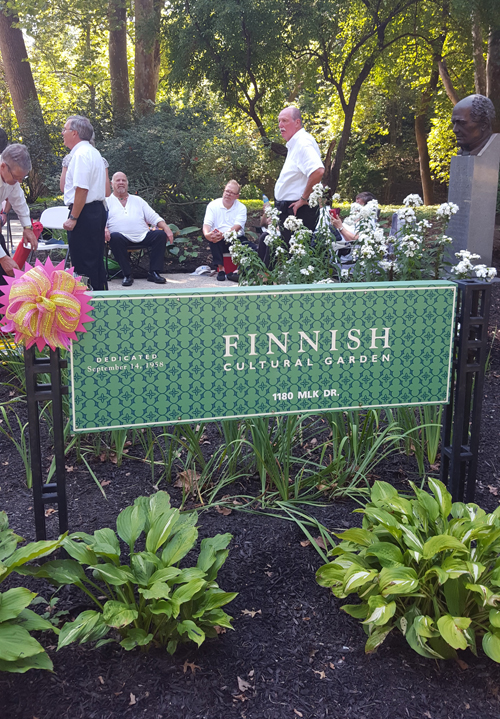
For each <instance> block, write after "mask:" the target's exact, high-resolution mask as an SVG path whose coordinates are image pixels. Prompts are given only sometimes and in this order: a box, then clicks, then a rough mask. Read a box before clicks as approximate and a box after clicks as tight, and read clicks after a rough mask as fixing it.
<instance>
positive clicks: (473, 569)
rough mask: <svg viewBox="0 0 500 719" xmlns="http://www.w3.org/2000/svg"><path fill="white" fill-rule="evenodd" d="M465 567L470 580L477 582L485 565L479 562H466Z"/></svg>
mask: <svg viewBox="0 0 500 719" xmlns="http://www.w3.org/2000/svg"><path fill="white" fill-rule="evenodd" d="M467 569H468V570H469V574H470V575H471V577H472V581H473V582H477V580H478V579H479V577H480V576H481V574H483V572H484V570H485V569H486V567H485V566H484V564H480V563H479V562H467Z"/></svg>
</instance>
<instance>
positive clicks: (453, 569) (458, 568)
mask: <svg viewBox="0 0 500 719" xmlns="http://www.w3.org/2000/svg"><path fill="white" fill-rule="evenodd" d="M441 568H442V569H444V571H445V572H446V574H447V575H448V577H449V578H450V579H458V577H461V576H462V574H467V573H468V571H469V570H468V568H467V563H466V562H463V561H461V560H460V559H457V557H455V556H450V557H445V558H444V559H443V563H442V564H441Z"/></svg>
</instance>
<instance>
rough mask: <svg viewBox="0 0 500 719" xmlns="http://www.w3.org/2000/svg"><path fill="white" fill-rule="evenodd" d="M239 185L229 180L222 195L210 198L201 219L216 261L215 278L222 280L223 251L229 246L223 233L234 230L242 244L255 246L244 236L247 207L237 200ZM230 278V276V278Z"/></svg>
mask: <svg viewBox="0 0 500 719" xmlns="http://www.w3.org/2000/svg"><path fill="white" fill-rule="evenodd" d="M239 196H240V186H239V184H238V183H237V182H236V180H229V182H228V183H227V185H226V186H225V188H224V192H223V193H222V197H219V198H218V199H217V200H212V202H209V204H208V205H207V209H206V212H205V219H204V220H203V235H204V237H205V239H207V240H208V241H209V242H210V250H211V252H212V257H213V260H214V263H217V279H218V280H220V281H224V280H225V279H226V273H225V270H224V257H223V255H224V252H229V247H228V245H227V243H226V241H225V240H224V233H225V232H228V231H229V230H234V231H235V232H237V233H238V235H240V240H241V241H242V242H243V244H246V245H250V247H252V249H254V250H256V249H257V246H256V245H255V244H254V243H253V242H249V241H248V240H247V239H246V237H244V235H243V232H244V229H245V222H246V221H247V208H246V207H245V205H244V204H243V203H242V202H240V201H239V200H238V197H239ZM230 279H231V278H230Z"/></svg>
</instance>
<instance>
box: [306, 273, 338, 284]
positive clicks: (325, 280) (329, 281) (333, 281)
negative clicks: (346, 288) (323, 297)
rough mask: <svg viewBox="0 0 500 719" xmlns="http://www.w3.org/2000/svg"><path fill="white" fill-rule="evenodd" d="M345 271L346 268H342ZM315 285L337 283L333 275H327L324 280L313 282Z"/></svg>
mask: <svg viewBox="0 0 500 719" xmlns="http://www.w3.org/2000/svg"><path fill="white" fill-rule="evenodd" d="M342 272H344V270H342ZM313 284H314V285H333V284H335V280H333V279H332V278H331V277H326V278H325V279H324V280H317V281H316V282H313Z"/></svg>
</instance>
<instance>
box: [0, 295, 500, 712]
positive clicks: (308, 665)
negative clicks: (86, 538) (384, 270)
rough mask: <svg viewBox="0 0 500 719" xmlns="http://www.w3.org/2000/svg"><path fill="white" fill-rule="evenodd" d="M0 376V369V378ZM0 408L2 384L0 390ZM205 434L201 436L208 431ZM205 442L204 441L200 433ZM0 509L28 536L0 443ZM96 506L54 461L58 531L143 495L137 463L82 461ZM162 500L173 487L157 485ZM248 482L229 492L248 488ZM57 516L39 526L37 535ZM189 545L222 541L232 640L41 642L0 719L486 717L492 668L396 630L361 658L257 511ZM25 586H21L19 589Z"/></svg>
mask: <svg viewBox="0 0 500 719" xmlns="http://www.w3.org/2000/svg"><path fill="white" fill-rule="evenodd" d="M490 325H491V328H492V329H494V328H495V327H496V326H497V327H500V283H499V284H496V285H494V287H493V307H492V316H491V323H490ZM2 372H3V375H2ZM2 381H3V382H5V381H6V377H5V372H4V370H2V369H1V368H0V382H2ZM0 391H1V392H2V393H3V395H2V396H0V400H2V399H5V398H6V397H7V396H8V395H9V391H12V390H9V388H6V387H5V386H0ZM499 413H500V342H499V340H498V338H497V340H496V341H495V342H494V344H493V350H492V353H491V364H490V368H489V371H488V374H487V379H486V387H485V395H484V405H483V416H482V442H481V449H480V460H479V471H478V484H477V495H476V500H477V502H478V503H479V504H480V505H481V506H483V507H484V508H485V509H486V510H488V511H491V510H493V509H494V508H495V507H496V506H497V505H498V501H499V498H500V481H499V480H500V463H499V459H498V447H499V446H500V425H499V422H498V415H499ZM213 436H215V435H213ZM211 439H212V435H211ZM0 467H1V469H2V472H1V475H0V476H1V479H0V487H1V495H0V496H1V502H0V508H1V509H4V510H5V511H6V512H7V513H8V516H9V519H10V524H11V527H12V528H13V529H14V530H15V531H16V532H18V533H19V534H21V535H22V536H24V537H25V538H26V539H29V540H31V539H34V523H33V516H32V505H33V501H32V495H31V492H30V491H28V490H27V489H26V487H25V485H24V473H23V468H22V465H21V462H20V459H19V457H18V456H17V454H16V453H15V451H13V448H12V445H11V444H10V443H9V442H8V441H7V440H5V438H3V437H0ZM93 469H94V471H95V472H96V474H97V476H98V478H99V480H100V481H101V482H103V483H104V486H105V491H106V494H107V499H106V500H105V499H104V498H103V496H102V494H101V493H100V491H99V489H98V488H97V486H96V484H95V483H94V481H93V480H92V478H91V477H90V476H89V474H88V472H86V471H84V469H83V468H82V467H81V465H78V464H77V463H76V461H75V458H74V457H71V458H70V461H68V474H67V477H68V503H69V517H70V529H71V531H76V530H84V531H87V532H93V531H94V530H95V529H97V528H99V527H105V526H112V527H114V522H115V519H116V516H117V514H118V512H119V511H120V510H121V509H123V508H124V507H125V506H127V505H128V504H129V503H131V502H132V501H133V500H134V498H135V497H136V496H138V495H140V494H149V493H151V492H153V491H155V488H154V486H153V483H152V480H151V473H150V470H149V467H147V466H146V465H143V464H141V463H138V462H134V461H133V460H131V459H125V460H124V462H123V464H122V466H121V467H117V466H116V465H114V464H112V463H110V462H100V461H99V460H96V461H95V462H94V464H93ZM413 469H414V468H413V466H412V465H411V463H409V462H408V460H407V458H406V457H405V456H403V455H398V456H395V457H392V458H391V459H389V460H388V461H386V462H385V463H384V464H383V465H380V466H379V467H378V469H377V475H379V476H380V477H381V478H382V479H387V480H389V481H397V484H398V487H407V486H408V485H407V479H408V478H409V477H411V472H412V470H413ZM161 488H163V489H167V491H169V492H170V493H171V496H172V501H173V503H174V504H178V503H179V502H180V494H179V491H180V490H178V489H175V488H173V487H171V486H165V485H163V486H162V487H161ZM253 488H254V487H253V486H252V484H251V480H249V484H247V485H245V486H237V487H236V488H235V489H234V491H235V492H239V493H243V492H245V493H250V491H251V490H252V489H253ZM355 507H356V504H355V503H354V502H352V501H347V500H344V501H337V502H333V503H331V504H329V505H328V506H326V507H322V508H316V509H314V510H313V511H314V514H315V515H316V516H317V517H318V519H319V520H320V521H321V522H323V523H324V524H325V525H327V526H328V527H330V528H338V529H339V530H342V529H344V528H345V527H347V526H349V525H351V524H353V523H354V522H358V523H359V515H354V516H353V515H352V514H351V512H352V510H353V509H354V508H355ZM56 517H57V515H54V514H51V515H50V517H49V518H48V523H49V525H48V526H49V533H50V536H54V535H55V533H56V532H57V519H56ZM199 530H200V539H201V538H202V537H204V536H212V535H214V534H216V533H219V532H231V533H232V534H233V537H234V538H233V540H232V542H231V545H230V553H229V558H228V560H227V561H226V563H225V565H224V566H223V567H222V569H221V571H220V572H219V579H218V581H219V584H220V586H221V587H222V588H223V589H224V590H226V591H238V592H239V594H238V597H237V598H236V599H235V600H234V601H233V602H232V603H231V604H229V605H227V607H226V610H227V611H228V613H229V614H231V615H232V616H233V617H234V631H229V630H228V631H227V632H226V633H224V634H221V635H220V636H219V637H218V638H217V639H216V640H207V641H206V642H205V644H203V645H202V647H201V648H200V649H199V650H196V648H195V646H194V645H192V646H191V645H184V646H181V648H180V649H179V650H178V652H177V653H176V654H175V655H174V656H173V657H170V656H169V655H168V654H167V653H166V652H163V651H160V650H152V651H150V652H149V653H147V654H142V653H140V652H139V651H132V652H126V651H124V650H122V649H121V647H119V646H118V645H113V644H108V645H106V646H104V647H102V648H101V649H99V650H93V649H91V648H90V647H89V646H86V645H84V646H82V647H78V646H71V647H69V648H65V649H63V650H61V651H60V652H56V651H55V647H54V644H55V642H54V639H51V638H50V637H47V636H45V637H43V638H42V640H41V641H42V642H43V643H44V645H45V646H47V650H48V653H49V655H50V656H51V658H52V660H53V662H54V673H53V674H50V673H48V672H42V671H31V672H29V673H27V674H25V675H9V674H0V716H1V717H2V719H34V717H37V718H38V719H56V718H57V719H79V718H82V719H123V718H125V717H146V718H147V719H174V718H175V719H177V718H178V719H183V718H185V719H198V718H200V719H201V718H203V719H233V718H234V719H236V718H239V717H242V718H243V719H267V718H269V719H295V718H296V717H299V718H300V717H303V718H304V719H316V718H318V719H319V718H320V717H333V718H335V719H336V718H339V719H340V718H341V717H342V718H346V719H351V718H352V719H385V718H387V719H389V718H390V719H399V718H400V717H401V718H403V717H404V718H406V717H409V718H410V719H417V717H418V718H419V719H420V718H423V719H425V718H427V719H445V718H446V719H461V717H468V718H474V719H475V718H476V717H478V718H479V717H481V718H482V719H490V718H491V719H493V718H495V719H497V717H498V716H499V715H500V669H499V667H498V666H497V665H496V664H494V663H493V662H492V661H490V660H489V659H487V658H486V657H485V656H484V655H483V654H482V653H481V654H480V656H479V658H476V657H474V656H473V655H472V654H471V653H470V652H463V653H462V656H461V659H462V662H461V663H460V664H459V663H456V662H441V661H439V662H434V661H431V660H427V659H424V658H422V657H420V656H419V655H417V654H416V653H415V652H413V651H412V650H411V649H410V648H409V646H408V645H407V643H406V642H405V640H404V639H403V638H402V637H400V636H399V635H398V634H396V633H394V634H393V635H392V636H391V635H390V636H389V637H388V639H387V640H386V642H385V643H384V644H383V645H382V646H381V647H380V649H379V650H378V652H377V653H375V654H373V655H370V656H366V655H365V654H364V642H365V635H364V632H363V631H362V628H361V626H360V625H359V623H358V622H357V621H356V620H354V619H352V618H351V617H349V616H348V615H346V614H345V613H344V612H341V611H340V610H339V608H340V606H341V605H342V604H343V603H345V601H339V600H337V599H336V598H335V597H333V596H332V595H331V594H330V593H329V592H328V590H326V589H324V588H322V587H319V586H318V585H317V584H316V582H315V579H314V573H315V571H316V569H317V568H318V567H319V566H320V565H321V560H320V558H319V556H318V555H317V554H316V552H315V551H314V550H313V549H312V548H311V547H310V546H303V545H302V544H301V542H303V540H304V536H303V535H302V534H301V532H300V530H299V529H298V527H297V526H296V525H295V524H293V523H290V522H288V521H285V520H280V519H277V518H274V517H271V516H266V515H265V514H249V513H244V512H240V511H237V510H236V509H234V510H233V511H232V512H231V514H229V515H227V516H226V515H223V514H220V513H219V512H217V511H216V510H215V509H211V510H208V511H205V512H202V513H200V515H199ZM30 582H31V583H30ZM14 584H16V585H19V584H24V585H25V586H30V587H31V588H34V589H35V591H39V592H40V594H41V595H42V596H44V597H45V598H46V599H49V598H50V595H51V590H50V587H49V586H48V585H46V584H42V583H38V584H37V583H33V582H32V580H28V579H24V580H23V578H21V577H15V576H11V577H10V578H9V583H8V585H7V586H6V583H4V584H2V589H3V590H5V589H6V588H8V586H12V585H14ZM59 596H60V597H61V599H60V602H59V605H58V609H69V610H70V611H72V612H75V613H78V612H79V611H81V609H82V606H81V603H82V598H81V596H80V595H79V594H78V593H76V592H75V590H73V589H69V588H65V589H63V590H62V591H61V592H60V593H59Z"/></svg>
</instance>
